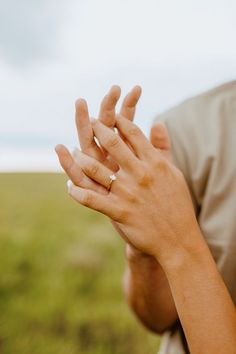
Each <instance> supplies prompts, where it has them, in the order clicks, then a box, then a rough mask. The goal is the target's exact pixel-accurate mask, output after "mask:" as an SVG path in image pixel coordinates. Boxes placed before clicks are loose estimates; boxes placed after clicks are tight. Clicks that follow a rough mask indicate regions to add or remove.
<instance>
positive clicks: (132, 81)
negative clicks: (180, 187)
mask: <svg viewBox="0 0 236 354" xmlns="http://www.w3.org/2000/svg"><path fill="white" fill-rule="evenodd" d="M235 34H236V3H235V2H234V1H231V0H224V1H223V0H214V1H213V0H204V1H203V0H199V1H193V0H192V1H191V0H179V1H170V0H165V1H164V0H155V1H154V0H146V1H141V0H140V1H139V0H136V1H135V0H121V1H119V2H117V1H112V0H110V1H109V0H99V1H95V0H87V1H85V0H84V1H83V0H67V1H65V0H34V1H30V0H22V1H17V0H8V1H3V0H0V172H1V173H0V197H1V207H0V259H1V266H0V354H2V353H4V354H5V353H7V354H12V353H24V354H31V353H36V354H37V353H44V354H47V353H48V354H49V353H50V354H51V353H57V354H69V353H71V354H74V353H86V354H87V353H89V354H90V353H93V354H98V353H100V354H101V353H103V354H106V353H117V354H118V353H119V354H123V353H124V354H125V353H137V354H139V353H140V354H141V353H155V352H156V351H157V349H158V343H159V338H158V337H156V336H154V335H151V334H149V333H147V332H146V330H145V329H144V328H143V327H142V326H141V325H140V324H139V323H138V322H136V319H135V318H134V316H133V315H132V314H131V313H130V311H129V310H128V307H127V305H126V304H125V301H124V298H123V294H122V286H121V283H122V276H123V271H124V245H123V243H122V241H121V240H120V239H119V238H118V236H117V235H116V233H115V232H114V231H113V229H112V227H111V225H110V224H109V222H108V220H106V218H105V217H103V216H102V215H99V214H97V213H94V212H92V211H89V210H87V209H85V208H82V207H80V206H78V205H76V204H75V203H74V202H73V201H72V200H69V198H68V196H67V193H66V188H65V181H66V178H65V176H64V175H63V174H61V173H60V172H61V169H60V167H59V164H58V161H57V158H56V156H55V153H54V146H55V145H56V144H57V143H64V144H66V145H68V146H69V147H70V148H73V147H74V146H75V145H78V141H77V137H76V132H75V126H74V101H75V99H76V98H78V97H84V98H86V99H87V101H88V104H89V107H90V114H91V116H95V117H96V115H97V112H98V108H99V102H100V101H101V99H102V97H103V96H104V95H105V94H106V92H107V90H108V89H109V88H110V86H111V85H112V84H118V85H120V86H121V88H122V92H123V95H125V93H126V92H127V91H128V90H130V89H131V88H132V87H133V86H134V85H136V84H139V85H141V86H142V89H143V95H142V98H141V100H140V103H139V106H138V110H137V117H136V123H137V124H138V125H139V126H140V127H141V128H142V129H143V131H144V132H145V134H146V135H148V134H149V130H150V126H151V123H152V120H153V118H154V117H155V115H157V114H158V113H161V112H162V111H164V110H167V109H168V108H170V107H171V106H174V105H176V104H178V103H179V102H181V101H182V100H184V99H186V98H188V97H190V96H193V95H195V94H198V93H200V92H202V91H204V90H208V89H210V88H212V87H214V86H217V85H219V84H222V83H223V82H227V81H230V80H233V79H235V76H236V47H235V44H234V42H235Z"/></svg>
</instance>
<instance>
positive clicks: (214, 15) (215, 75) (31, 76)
mask: <svg viewBox="0 0 236 354" xmlns="http://www.w3.org/2000/svg"><path fill="white" fill-rule="evenodd" d="M235 35H236V2H235V1H231V0H214V1H213V0H198V1H193V0H179V1H174V0H172V1H170V0H145V1H139V0H120V1H119V2H118V1H112V0H99V1H96V0H86V1H85V0H34V1H32V0H22V1H18V0H8V1H0V171H58V170H60V167H59V164H58V161H57V158H56V156H55V153H54V146H55V145H56V144H57V143H64V144H66V145H68V146H69V148H74V146H76V145H78V141H77V136H76V131H75V124H74V101H75V99H76V98H78V97H83V98H85V99H86V100H87V101H88V105H89V110H90V114H91V116H93V117H96V115H97V113H98V110H99V103H100V101H101V99H102V97H103V96H104V95H105V94H106V92H107V91H108V90H109V88H110V86H111V85H113V84H118V85H120V86H121V88H122V96H124V95H125V93H127V91H128V90H130V89H131V88H132V87H133V86H134V85H136V84H139V85H141V86H142V89H143V94H142V98H141V100H140V103H139V106H138V109H137V114H136V119H135V121H136V123H137V124H138V125H139V126H140V127H141V128H142V129H143V131H144V132H145V134H146V135H147V136H148V133H149V130H150V126H151V123H152V120H153V118H154V117H155V116H156V115H157V114H159V113H160V112H163V111H165V110H167V109H169V108H170V107H172V106H174V105H177V104H178V103H179V102H181V101H182V100H184V99H186V98H188V97H190V96H193V95H196V94H198V93H200V92H202V91H205V90H208V89H210V88H212V87H214V86H216V85H219V84H221V83H224V82H226V81H230V80H234V79H235V78H236V46H235Z"/></svg>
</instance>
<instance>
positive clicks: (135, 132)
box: [128, 126, 140, 136]
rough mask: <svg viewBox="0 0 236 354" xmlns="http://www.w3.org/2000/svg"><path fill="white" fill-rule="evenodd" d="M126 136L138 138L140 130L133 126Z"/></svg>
mask: <svg viewBox="0 0 236 354" xmlns="http://www.w3.org/2000/svg"><path fill="white" fill-rule="evenodd" d="M128 134H129V135H132V136H138V135H139V134H140V129H139V128H138V127H137V126H133V127H132V128H130V129H129V132H128Z"/></svg>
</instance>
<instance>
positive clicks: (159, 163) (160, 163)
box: [155, 158, 168, 172]
mask: <svg viewBox="0 0 236 354" xmlns="http://www.w3.org/2000/svg"><path fill="white" fill-rule="evenodd" d="M167 168H168V164H167V162H166V160H165V159H164V158H158V159H157V160H156V161H155V169H156V170H158V171H159V172H165V171H166V170H167Z"/></svg>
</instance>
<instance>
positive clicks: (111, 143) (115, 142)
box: [106, 136, 120, 148]
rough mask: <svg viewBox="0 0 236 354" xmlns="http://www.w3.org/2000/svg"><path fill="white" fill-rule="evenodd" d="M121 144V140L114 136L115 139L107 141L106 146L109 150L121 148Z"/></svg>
mask: <svg viewBox="0 0 236 354" xmlns="http://www.w3.org/2000/svg"><path fill="white" fill-rule="evenodd" d="M119 144H120V140H119V138H118V136H114V137H112V138H110V139H108V140H107V144H106V146H107V147H108V148H115V147H117V146H119Z"/></svg>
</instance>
